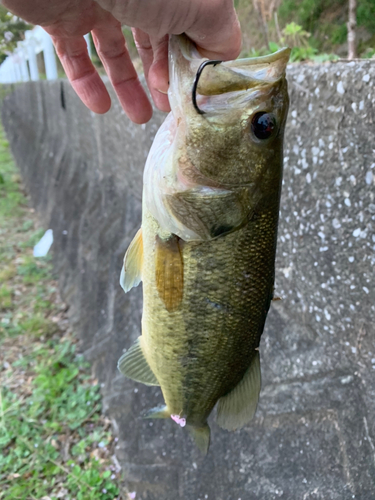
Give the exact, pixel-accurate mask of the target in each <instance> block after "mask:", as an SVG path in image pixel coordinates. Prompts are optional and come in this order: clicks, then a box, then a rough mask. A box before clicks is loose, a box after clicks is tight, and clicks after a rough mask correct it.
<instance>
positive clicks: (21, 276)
mask: <svg viewBox="0 0 375 500" xmlns="http://www.w3.org/2000/svg"><path fill="white" fill-rule="evenodd" d="M1 133H2V131H1V129H0V175H1V176H2V178H3V179H4V183H2V184H0V282H1V285H0V313H1V314H0V366H1V367H2V370H0V500H17V499H22V500H34V499H43V498H49V499H51V500H57V499H58V498H64V500H73V499H75V500H79V499H80V500H90V499H92V500H94V499H95V500H114V499H115V498H118V496H119V492H120V489H119V485H118V473H117V471H116V470H115V468H114V466H113V465H112V463H111V461H110V457H111V455H112V454H113V447H114V443H115V441H114V439H113V436H112V435H111V433H110V431H109V422H108V421H107V420H106V419H105V418H104V417H103V416H102V414H101V397H100V387H99V385H98V383H97V381H96V380H94V379H93V378H92V376H91V373H90V367H89V365H88V364H87V363H86V362H85V360H84V359H83V357H82V356H80V355H78V354H77V352H76V343H75V340H74V338H73V337H72V336H71V335H70V334H69V333H68V332H66V331H64V325H65V324H66V318H65V316H64V310H65V306H64V304H62V303H61V302H60V301H59V300H58V298H57V292H56V283H55V282H54V281H53V278H52V272H51V271H52V270H51V262H50V259H49V258H44V259H35V258H34V257H33V255H32V249H31V248H32V246H33V245H34V244H35V243H36V241H37V240H38V239H39V237H40V236H41V234H43V232H44V231H43V230H40V229H36V227H35V226H36V223H35V217H33V216H32V215H30V211H29V210H28V208H27V204H26V199H25V197H24V195H22V193H21V192H20V185H19V179H17V176H16V171H15V168H14V164H13V161H12V158H11V156H10V154H9V150H8V145H7V143H6V141H4V140H2V138H1Z"/></svg>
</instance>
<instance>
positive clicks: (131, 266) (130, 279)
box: [120, 228, 143, 293]
mask: <svg viewBox="0 0 375 500" xmlns="http://www.w3.org/2000/svg"><path fill="white" fill-rule="evenodd" d="M142 264H143V239H142V228H140V229H139V230H138V232H137V234H136V235H135V236H134V238H133V240H132V242H131V243H130V245H129V248H128V249H127V251H126V254H125V257H124V265H123V267H122V270H121V276H120V285H121V287H122V288H123V290H124V292H125V293H126V292H128V291H129V290H130V289H131V288H133V286H138V285H139V283H140V282H141V281H142Z"/></svg>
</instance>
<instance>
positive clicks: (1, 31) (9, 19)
mask: <svg viewBox="0 0 375 500" xmlns="http://www.w3.org/2000/svg"><path fill="white" fill-rule="evenodd" d="M31 28H32V26H30V25H29V24H28V23H25V21H23V20H22V19H20V18H19V17H17V16H14V15H13V14H12V13H10V12H8V9H6V8H5V7H4V6H3V5H0V64H1V63H2V62H3V60H4V59H5V58H6V57H7V55H8V54H9V53H10V52H13V50H14V49H15V48H16V47H17V42H19V41H21V40H23V39H24V33H25V31H27V30H29V29H31Z"/></svg>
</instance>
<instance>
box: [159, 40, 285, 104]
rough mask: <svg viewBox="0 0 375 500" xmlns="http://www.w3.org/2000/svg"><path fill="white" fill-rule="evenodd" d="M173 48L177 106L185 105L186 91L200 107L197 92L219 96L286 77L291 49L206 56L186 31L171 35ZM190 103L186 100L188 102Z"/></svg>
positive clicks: (171, 59) (172, 89)
mask: <svg viewBox="0 0 375 500" xmlns="http://www.w3.org/2000/svg"><path fill="white" fill-rule="evenodd" d="M169 43H170V48H169V72H170V90H169V93H168V94H169V100H170V102H171V107H172V110H173V108H174V107H175V108H176V107H177V108H181V106H182V104H183V103H182V97H181V96H182V95H185V96H186V95H189V96H191V103H192V104H193V105H194V107H195V109H196V111H198V112H199V113H200V110H199V108H198V106H196V94H199V95H201V96H215V95H221V94H226V93H229V92H240V91H244V90H249V89H254V90H261V89H262V88H266V87H270V86H272V85H274V84H275V83H277V82H278V81H279V80H281V79H282V78H284V77H285V70H286V66H287V64H288V61H289V57H290V53H291V49H289V48H288V47H284V48H282V49H280V50H278V51H277V52H274V53H273V54H269V55H266V56H261V57H252V58H246V59H236V60H233V61H210V60H209V59H207V58H203V57H202V56H201V55H200V54H199V52H198V50H197V48H196V47H195V45H194V44H193V43H192V41H191V40H189V39H188V38H187V37H186V36H185V35H178V36H171V37H170V42H169ZM185 106H186V102H185Z"/></svg>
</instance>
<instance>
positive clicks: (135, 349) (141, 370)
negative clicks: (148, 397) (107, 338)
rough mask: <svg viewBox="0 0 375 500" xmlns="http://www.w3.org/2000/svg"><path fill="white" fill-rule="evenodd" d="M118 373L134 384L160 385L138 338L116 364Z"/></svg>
mask: <svg viewBox="0 0 375 500" xmlns="http://www.w3.org/2000/svg"><path fill="white" fill-rule="evenodd" d="M117 367H118V369H119V370H120V372H121V373H122V374H123V375H125V377H128V378H130V379H132V380H135V381H136V382H141V383H142V384H145V385H160V384H159V382H158V380H157V378H156V377H155V375H154V372H153V371H152V370H151V368H150V365H149V364H148V362H147V360H146V358H145V355H144V354H143V350H142V347H141V344H140V337H138V339H137V340H136V341H135V342H134V344H133V345H132V346H131V348H130V349H129V350H128V351H126V352H125V354H123V355H122V356H121V358H120V359H119V361H118V364H117Z"/></svg>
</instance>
